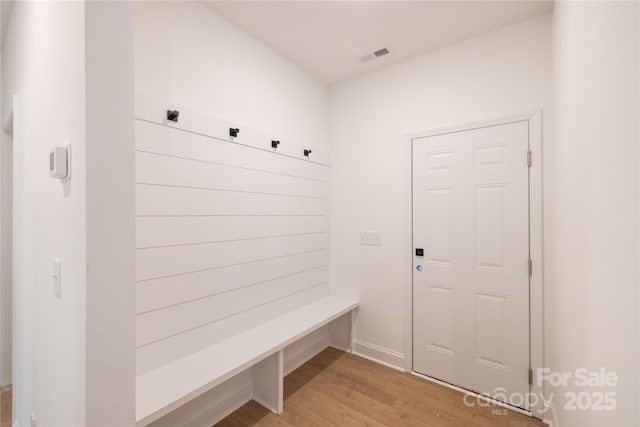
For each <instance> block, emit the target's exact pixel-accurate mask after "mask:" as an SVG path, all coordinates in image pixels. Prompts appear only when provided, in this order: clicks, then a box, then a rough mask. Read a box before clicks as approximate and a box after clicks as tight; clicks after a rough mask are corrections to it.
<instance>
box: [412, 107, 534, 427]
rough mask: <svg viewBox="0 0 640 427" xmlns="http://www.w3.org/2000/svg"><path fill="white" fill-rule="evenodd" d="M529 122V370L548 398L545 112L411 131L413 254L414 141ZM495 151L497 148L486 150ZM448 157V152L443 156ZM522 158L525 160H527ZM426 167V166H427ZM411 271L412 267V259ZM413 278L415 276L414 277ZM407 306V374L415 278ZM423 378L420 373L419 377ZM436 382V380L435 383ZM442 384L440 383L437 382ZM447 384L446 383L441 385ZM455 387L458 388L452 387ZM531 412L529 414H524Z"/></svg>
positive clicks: (443, 161) (439, 161)
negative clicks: (541, 380) (544, 375)
mask: <svg viewBox="0 0 640 427" xmlns="http://www.w3.org/2000/svg"><path fill="white" fill-rule="evenodd" d="M522 121H526V122H528V130H529V150H530V151H531V166H530V168H529V254H530V259H531V261H532V268H531V276H530V281H529V304H530V306H529V308H530V330H529V348H530V355H529V357H530V367H531V369H532V370H533V373H534V374H533V384H532V385H531V393H532V394H535V395H538V396H540V395H542V396H544V397H545V399H546V397H547V390H546V389H545V387H544V386H543V385H540V384H537V383H536V372H537V370H538V369H540V368H543V367H544V334H543V273H544V265H543V248H542V243H543V223H542V215H543V204H542V195H543V193H542V182H543V181H542V110H536V111H531V112H526V113H521V114H515V115H511V116H506V117H500V118H494V119H488V120H482V121H478V122H472V123H464V124H458V125H453V126H446V127H440V128H435V129H430V130H425V131H419V132H409V133H407V137H408V140H409V142H410V143H411V146H410V149H411V153H412V154H411V160H410V161H411V165H412V167H411V169H410V172H409V173H410V182H411V188H410V194H411V200H412V208H411V215H412V218H411V231H410V232H411V245H412V246H411V248H410V249H411V251H412V252H413V248H414V247H415V245H414V242H413V209H414V207H413V145H414V144H413V142H414V140H416V139H418V138H424V137H429V136H437V135H444V134H450V133H456V132H464V131H469V130H476V129H482V128H487V127H493V126H499V125H506V124H510V123H515V122H522ZM487 148H495V147H487ZM444 154H446V153H444ZM486 154H488V155H494V157H493V158H491V157H490V156H486V157H484V158H478V157H476V156H477V153H475V155H474V161H475V162H481V163H483V164H482V166H483V167H492V165H491V164H490V163H495V162H496V161H497V160H499V158H496V157H495V155H496V154H499V153H490V152H487V153H486ZM526 160H527V159H526V158H523V161H526ZM449 161H450V158H448V157H447V156H440V157H438V158H434V159H430V166H431V167H433V168H446V167H448V166H447V165H448V162H449ZM425 166H427V165H425ZM411 259H412V263H411V268H413V257H412V258H411ZM412 277H413V275H412ZM405 304H406V307H409V308H410V309H409V310H405V313H406V315H405V336H406V340H405V371H407V372H412V373H414V374H416V373H415V372H414V371H413V318H414V314H413V278H412V279H411V281H410V283H409V285H408V289H406V291H405ZM416 375H418V376H420V377H424V376H423V375H421V374H416ZM436 381H437V380H436ZM437 382H438V383H441V382H440V381H437ZM442 384H444V385H447V383H442ZM453 388H456V389H457V388H458V387H455V386H453ZM535 401H538V403H537V404H536V405H532V406H531V408H530V409H531V411H530V414H531V415H533V416H534V417H536V418H540V419H544V418H545V417H544V413H545V410H546V408H545V407H544V405H543V403H542V402H541V401H540V399H535V400H534V402H533V403H536V402H535ZM524 412H525V413H528V411H524Z"/></svg>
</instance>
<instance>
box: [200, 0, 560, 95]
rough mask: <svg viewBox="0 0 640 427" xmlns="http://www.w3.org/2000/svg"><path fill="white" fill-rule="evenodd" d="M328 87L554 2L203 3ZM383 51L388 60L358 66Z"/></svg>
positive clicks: (547, 7)
mask: <svg viewBox="0 0 640 427" xmlns="http://www.w3.org/2000/svg"><path fill="white" fill-rule="evenodd" d="M206 4H207V5H208V6H209V7H211V8H212V9H213V10H214V11H216V12H217V13H218V14H220V15H222V16H223V17H225V18H226V19H228V20H229V21H231V22H232V23H233V24H235V25H236V26H238V27H240V28H241V29H243V30H244V31H246V32H248V33H249V34H251V35H253V36H254V37H256V38H257V39H259V40H261V41H262V42H264V43H265V44H267V45H268V46H270V47H271V48H272V49H274V50H275V51H277V52H279V53H280V54H282V55H284V56H285V57H287V58H289V59H290V60H291V61H292V62H294V63H296V64H298V65H299V66H300V67H302V68H303V69H305V70H307V71H308V72H310V73H311V74H313V75H315V76H316V77H317V78H319V79H320V80H322V81H324V82H326V83H329V84H331V83H335V82H338V81H341V80H345V79H348V78H350V77H354V76H357V75H359V74H363V73H367V72H370V71H373V70H376V69H379V68H382V67H386V66H389V65H391V64H394V63H397V62H400V61H403V60H405V59H408V58H411V57H414V56H416V55H419V54H421V53H424V52H427V51H429V50H432V49H436V48H439V47H442V46H445V45H448V44H451V43H454V42H456V41H459V40H462V39H465V38H468V37H472V36H474V35H477V34H480V33H484V32H487V31H491V30H493V29H496V28H499V27H502V26H505V25H508V24H511V23H514V22H517V21H520V20H523V19H526V18H529V17H532V16H534V15H539V14H541V13H545V12H549V11H550V10H551V9H552V2H551V1H544V0H538V1H516V0H514V1H451V0H449V1H208V2H206ZM381 48H388V49H389V50H390V51H391V53H390V54H388V55H386V56H383V57H380V58H377V59H373V60H370V61H368V62H361V61H360V58H361V57H363V56H364V55H367V54H370V53H372V52H373V51H376V50H378V49H381Z"/></svg>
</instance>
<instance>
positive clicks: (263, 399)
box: [251, 350, 284, 414]
mask: <svg viewBox="0 0 640 427" xmlns="http://www.w3.org/2000/svg"><path fill="white" fill-rule="evenodd" d="M282 362H283V355H282V350H280V351H278V352H277V353H274V354H273V355H271V356H269V357H267V358H266V359H264V360H262V361H261V362H258V363H256V364H255V365H254V366H253V368H251V370H252V372H251V374H252V376H253V400H255V401H256V402H258V403H259V404H261V405H262V406H264V407H265V408H267V409H269V410H270V411H272V412H274V413H276V414H280V413H282V410H283V399H284V397H283V396H284V388H283V378H284V372H283V363H282Z"/></svg>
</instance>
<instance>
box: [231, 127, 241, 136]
mask: <svg viewBox="0 0 640 427" xmlns="http://www.w3.org/2000/svg"><path fill="white" fill-rule="evenodd" d="M238 133H240V129H238V128H229V136H232V137H233V138H235V137H236V136H238Z"/></svg>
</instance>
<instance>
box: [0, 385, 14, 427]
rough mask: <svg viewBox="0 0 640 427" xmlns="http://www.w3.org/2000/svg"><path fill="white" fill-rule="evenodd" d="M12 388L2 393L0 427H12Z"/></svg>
mask: <svg viewBox="0 0 640 427" xmlns="http://www.w3.org/2000/svg"><path fill="white" fill-rule="evenodd" d="M11 394H12V393H11V387H9V388H8V389H7V390H5V391H3V392H2V393H0V427H11Z"/></svg>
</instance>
